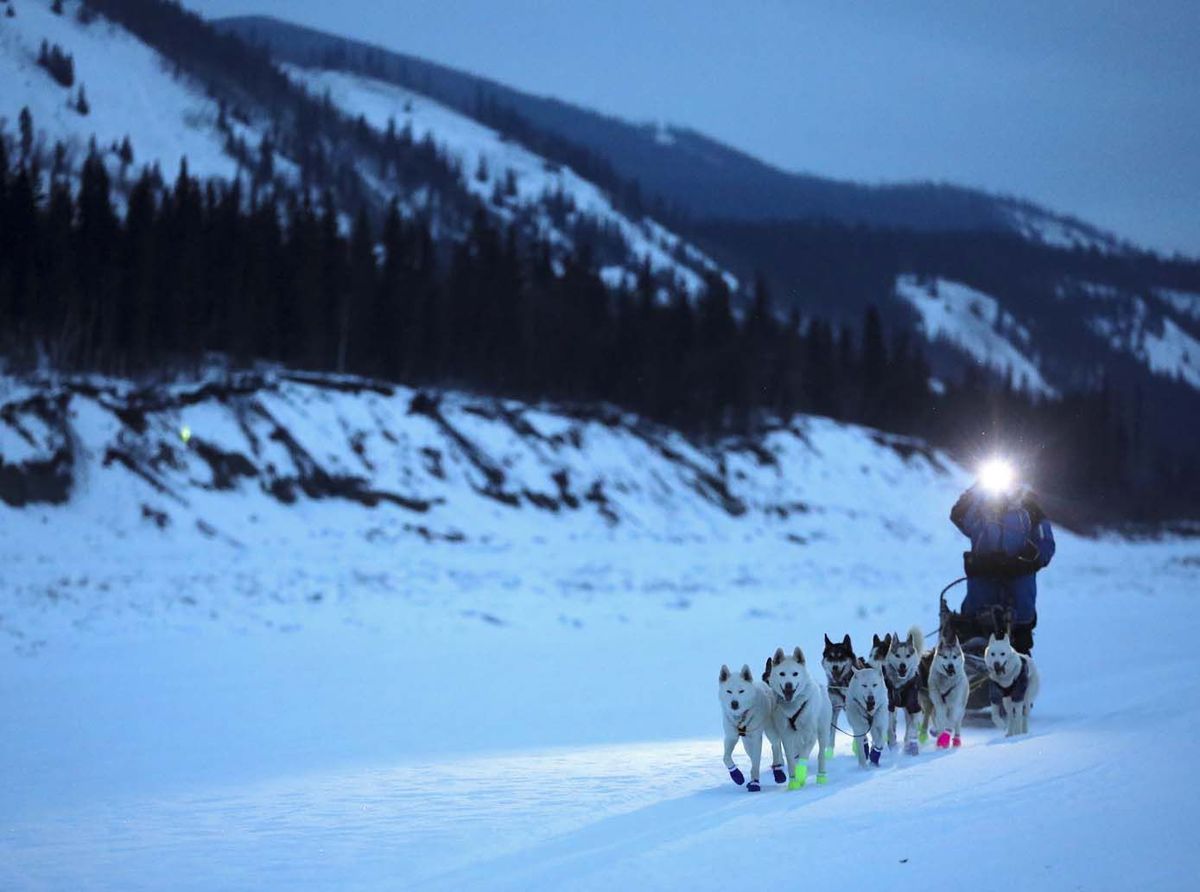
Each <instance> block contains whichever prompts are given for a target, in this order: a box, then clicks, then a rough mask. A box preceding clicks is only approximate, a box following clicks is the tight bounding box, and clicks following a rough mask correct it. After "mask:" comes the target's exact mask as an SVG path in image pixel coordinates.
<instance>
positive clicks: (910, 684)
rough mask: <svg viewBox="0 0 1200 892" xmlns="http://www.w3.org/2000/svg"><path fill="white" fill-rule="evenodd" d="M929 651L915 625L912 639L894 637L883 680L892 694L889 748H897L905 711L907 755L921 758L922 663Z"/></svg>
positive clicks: (889, 709) (909, 637) (905, 749)
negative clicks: (898, 723) (899, 717)
mask: <svg viewBox="0 0 1200 892" xmlns="http://www.w3.org/2000/svg"><path fill="white" fill-rule="evenodd" d="M924 649H925V638H924V636H923V635H922V634H921V630H920V629H919V628H917V627H916V626H913V627H912V628H911V629H909V630H908V637H906V638H903V639H901V637H900V636H899V635H893V636H892V643H891V647H889V648H888V652H887V657H886V659H884V661H883V678H884V681H885V682H887V691H888V746H889V747H895V745H896V710H897V709H902V710H904V752H905V753H907V754H908V755H910V756H915V755H917V754H918V753H919V752H920V751H921V749H920V746H919V745H918V744H917V734H918V731H919V725H920V720H919V719H918V716H919V715H920V712H921V699H920V695H919V693H918V690H917V689H918V686H919V681H918V675H919V674H920V673H919V672H918V671H917V670H918V664H919V663H920V662H921V651H923V650H924Z"/></svg>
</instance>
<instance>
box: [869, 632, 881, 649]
mask: <svg viewBox="0 0 1200 892" xmlns="http://www.w3.org/2000/svg"><path fill="white" fill-rule="evenodd" d="M871 638H872V639H873V640H872V641H871V647H873V648H875V649H876V650H878V649H879V645H881V644H883V642H882V641H880V640H879V636H878V635H872V636H871Z"/></svg>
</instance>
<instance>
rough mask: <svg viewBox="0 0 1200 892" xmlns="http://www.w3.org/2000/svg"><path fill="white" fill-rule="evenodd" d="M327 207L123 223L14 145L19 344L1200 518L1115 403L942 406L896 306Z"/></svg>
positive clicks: (142, 192)
mask: <svg viewBox="0 0 1200 892" xmlns="http://www.w3.org/2000/svg"><path fill="white" fill-rule="evenodd" d="M45 183H49V185H48V188H45V191H44V194H43V188H44V187H43V184H45ZM307 194H308V193H307V192H301V193H293V194H287V193H277V192H274V191H272V192H264V193H263V194H261V195H259V196H247V195H244V194H242V191H241V189H240V188H239V186H238V185H237V184H236V183H234V184H232V185H229V186H221V185H218V184H214V183H208V184H201V183H200V182H199V181H198V180H197V179H195V178H193V177H191V176H190V175H189V174H188V172H187V169H186V165H185V166H184V167H183V168H182V169H181V170H180V172H179V174H178V176H177V177H176V178H175V180H174V182H173V183H172V184H164V183H163V182H162V179H161V177H160V176H158V175H157V174H156V173H154V172H150V171H147V172H145V173H143V175H142V176H141V177H139V178H138V179H137V180H136V181H135V182H133V184H132V185H131V187H130V189H129V192H128V198H127V202H126V210H125V212H124V214H121V213H118V211H117V210H116V209H115V208H114V202H113V196H112V183H111V181H110V173H109V170H108V167H107V166H106V162H105V160H104V159H103V158H102V157H101V156H100V155H99V154H98V153H97V152H95V151H93V152H92V153H91V154H90V155H89V157H88V158H87V160H86V161H85V162H84V164H83V168H82V172H81V176H80V179H79V187H78V189H77V190H75V189H73V188H72V186H71V185H70V181H69V180H68V179H67V178H65V177H57V178H55V177H46V176H44V175H42V174H40V173H36V172H35V171H33V170H32V169H31V167H30V166H29V165H27V164H25V163H24V162H21V161H20V160H19V159H11V160H10V157H9V149H8V143H7V141H4V140H0V234H2V235H0V350H2V351H3V354H4V355H5V356H6V357H7V358H8V360H9V362H10V363H11V364H13V365H15V366H16V367H20V366H21V365H22V364H24V365H30V364H33V363H35V362H39V361H48V362H50V363H53V364H54V365H55V366H57V367H59V368H63V369H77V370H95V371H101V372H106V373H115V374H140V373H153V372H155V371H156V370H160V369H162V368H171V367H175V368H180V367H182V368H186V367H188V366H189V364H193V363H197V362H199V361H200V360H202V359H203V358H205V357H206V355H208V354H212V353H216V354H221V355H223V356H225V357H227V358H228V360H229V361H231V362H233V363H235V364H248V363H252V362H255V361H258V360H268V361H274V362H279V363H283V364H286V365H288V366H292V367H300V368H305V369H312V370H330V371H340V372H350V373H357V374H362V375H368V376H374V377H378V378H383V379H388V380H393V381H398V382H406V383H410V384H415V385H421V386H435V387H443V386H445V387H460V388H466V389H471V390H475V391H479V392H484V393H491V394H497V395H507V396H515V397H523V398H527V399H533V400H543V399H544V400H555V401H566V402H578V403H595V402H608V403H611V404H615V405H617V406H620V407H624V408H626V409H629V410H633V411H635V412H638V413H640V414H642V415H644V416H646V417H650V418H654V419H657V420H660V421H663V422H665V423H668V424H671V425H673V426H675V427H677V428H679V429H681V430H684V431H686V432H690V433H693V434H697V435H717V434H727V433H739V432H746V431H752V430H754V429H755V428H756V427H758V426H760V425H763V424H769V423H774V421H773V419H786V418H788V417H789V416H791V415H792V414H793V413H796V412H812V413H817V414H823V415H828V416H830V417H833V418H838V419H845V420H853V421H861V422H865V423H868V424H872V425H876V426H879V427H883V428H885V429H891V430H896V431H900V432H907V433H912V434H917V435H921V436H924V437H927V438H929V439H931V440H932V441H934V442H935V443H940V444H943V445H948V446H950V447H952V448H958V449H959V450H960V451H961V450H962V449H963V448H964V444H970V445H969V446H968V447H967V448H968V449H974V448H976V447H978V448H984V447H987V448H991V447H993V446H994V445H995V444H999V443H1004V444H1007V445H1009V446H1012V445H1013V444H1016V445H1018V446H1020V447H1021V448H1023V449H1026V450H1028V452H1029V453H1030V454H1034V455H1036V456H1037V459H1038V464H1039V467H1040V468H1041V469H1042V471H1043V472H1044V473H1046V474H1047V476H1046V478H1045V479H1047V480H1051V479H1052V480H1053V487H1048V488H1050V489H1051V490H1052V494H1054V495H1056V496H1058V497H1061V498H1062V499H1064V500H1065V501H1064V504H1066V505H1068V506H1071V505H1075V506H1076V509H1077V510H1078V513H1079V514H1080V515H1081V516H1083V515H1087V514H1089V513H1090V514H1093V515H1094V514H1095V509H1096V499H1095V495H1096V494H1097V493H1101V494H1102V495H1103V496H1104V499H1102V500H1101V502H1102V504H1101V506H1100V507H1101V508H1110V509H1111V510H1112V513H1113V515H1114V516H1121V515H1127V514H1128V512H1129V511H1130V510H1131V506H1134V507H1135V508H1136V509H1137V510H1140V511H1142V512H1143V513H1144V515H1145V516H1147V517H1149V516H1156V515H1158V516H1161V514H1162V513H1163V512H1164V510H1165V509H1166V507H1167V506H1168V505H1169V506H1171V508H1172V510H1173V511H1174V512H1175V513H1178V512H1179V511H1180V510H1186V509H1187V508H1188V507H1190V506H1192V505H1194V504H1195V502H1194V501H1191V502H1189V501H1188V500H1189V499H1194V498H1195V489H1196V486H1197V484H1196V480H1197V479H1200V478H1198V477H1197V475H1196V471H1197V470H1198V469H1197V468H1196V467H1195V465H1196V462H1195V458H1194V457H1192V458H1190V459H1189V458H1188V457H1187V455H1185V456H1182V457H1181V456H1180V454H1179V453H1178V452H1177V451H1176V452H1165V451H1162V450H1159V449H1158V448H1157V446H1156V444H1155V443H1153V442H1148V438H1146V437H1145V436H1144V435H1143V434H1142V432H1141V431H1140V430H1139V420H1138V413H1137V407H1136V406H1130V405H1129V403H1128V401H1127V400H1125V399H1123V398H1122V397H1120V396H1119V395H1117V394H1114V393H1113V392H1111V391H1110V390H1108V389H1107V388H1103V389H1100V390H1097V391H1091V392H1086V393H1078V394H1072V395H1069V396H1066V397H1064V398H1062V399H1056V400H1046V401H1036V400H1032V399H1031V398H1030V397H1028V396H1027V395H1025V394H1022V393H1020V392H1018V391H1016V390H1014V389H1012V388H1011V387H1005V386H999V387H998V386H996V384H995V383H994V382H993V381H992V380H991V379H990V378H988V377H986V376H984V375H982V374H968V375H967V377H966V378H965V379H964V380H962V381H960V382H951V383H950V384H949V386H948V389H947V390H946V392H945V393H944V394H943V395H941V396H936V395H934V394H932V393H931V392H930V390H929V383H928V382H929V370H928V367H927V365H926V363H925V359H924V356H923V353H922V350H921V348H920V345H919V344H918V343H915V342H914V341H912V340H911V339H910V338H908V337H907V335H906V334H905V329H903V328H898V329H895V330H893V331H891V332H889V330H888V328H887V326H886V325H885V323H884V321H883V319H882V318H881V317H880V314H879V313H878V311H877V310H876V309H875V308H874V307H868V309H867V310H866V311H865V313H864V314H863V315H862V317H861V323H859V324H853V325H840V326H835V325H833V324H831V323H830V322H828V321H826V320H824V319H821V318H803V317H801V315H800V313H799V311H798V310H796V309H794V308H793V309H792V310H791V311H790V312H788V313H786V314H784V313H781V312H780V311H779V308H777V307H776V306H775V305H774V304H773V301H772V298H771V295H770V291H769V289H768V287H767V284H766V283H765V281H763V280H761V279H760V280H759V281H758V282H757V283H756V284H755V286H754V288H753V293H752V296H751V298H750V299H749V301H748V302H747V303H746V304H745V305H744V306H741V307H740V308H735V300H734V298H735V296H734V295H733V294H731V292H730V290H729V288H728V286H727V285H726V283H725V282H724V281H723V280H722V279H721V278H720V277H717V276H713V277H711V278H710V279H709V280H708V282H707V283H706V287H705V288H704V289H703V290H702V292H701V293H700V294H698V295H694V296H689V295H688V294H687V293H686V292H684V291H683V290H681V289H679V288H675V289H664V288H663V286H662V285H661V284H659V283H658V282H657V281H656V280H655V277H654V276H653V275H652V274H651V271H650V270H649V269H643V270H641V273H640V275H639V276H638V277H637V283H636V285H635V286H633V287H630V288H626V289H617V290H614V289H610V288H608V287H606V286H605V284H604V282H603V280H602V279H601V277H600V276H599V274H598V272H597V270H596V268H595V265H594V263H593V262H592V259H591V252H590V249H589V247H588V246H587V245H586V244H579V245H578V246H577V248H576V249H575V250H573V251H570V252H565V253H564V252H563V251H562V250H561V249H560V248H559V249H552V248H551V247H550V246H549V245H547V244H544V243H540V242H530V241H527V240H525V241H523V240H522V239H521V238H520V237H518V233H517V232H516V230H515V229H514V228H512V227H504V226H501V225H499V224H498V223H497V222H496V221H495V219H494V218H493V217H492V216H491V215H490V214H489V213H488V212H487V211H486V210H485V209H484V208H483V207H477V208H476V211H475V213H474V216H473V218H472V220H471V223H470V226H469V228H468V231H467V233H466V235H465V237H464V238H463V239H462V240H461V241H454V242H451V243H445V242H442V243H440V244H439V242H437V241H435V239H434V237H433V235H432V234H431V232H430V230H429V227H428V226H427V225H426V224H425V222H424V221H423V220H421V219H419V218H413V217H409V216H405V215H403V214H401V212H400V211H399V209H398V208H397V207H396V206H395V205H393V206H392V207H391V208H389V209H388V211H387V213H386V214H385V215H384V217H383V220H382V222H381V224H380V225H378V226H376V225H374V224H373V223H372V220H371V217H370V215H369V214H367V213H366V212H365V210H363V211H360V212H359V213H358V214H356V215H355V216H354V218H353V220H352V221H351V224H350V225H349V226H348V227H344V226H342V225H341V223H340V218H339V212H338V209H337V207H336V206H335V204H334V202H333V201H332V199H330V198H328V197H327V198H326V199H325V200H324V201H322V202H319V203H316V204H314V203H313V202H311V201H310V200H308V199H307V198H306V197H304V196H305V195H307ZM344 230H348V231H344ZM1050 471H1053V474H1052V475H1050V474H1049V473H1048V472H1050ZM1167 496H1169V497H1170V498H1169V499H1168V498H1167ZM1139 499H1140V501H1139ZM1080 505H1086V510H1085V509H1084V508H1080V507H1079V506H1080Z"/></svg>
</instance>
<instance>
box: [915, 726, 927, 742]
mask: <svg viewBox="0 0 1200 892" xmlns="http://www.w3.org/2000/svg"><path fill="white" fill-rule="evenodd" d="M917 739H918V740H919V741H921V743H929V732H928V731H926V730H925V729H924V728H922V729H921V733H920V734H918V735H917Z"/></svg>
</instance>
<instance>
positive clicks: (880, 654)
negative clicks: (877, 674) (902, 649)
mask: <svg viewBox="0 0 1200 892" xmlns="http://www.w3.org/2000/svg"><path fill="white" fill-rule="evenodd" d="M891 649H892V635H891V633H890V632H889V633H888V634H886V635H884V636H883V637H882V638H880V637H879V636H878V635H872V636H871V649H870V650H868V651H867V653H866V655H865V656H864V657H863V661H864V662H865V663H866V664H867V665H868V666H874V667H875V668H876V669H882V668H883V664H884V661H885V660H887V655H888V651H890V650H891Z"/></svg>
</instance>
